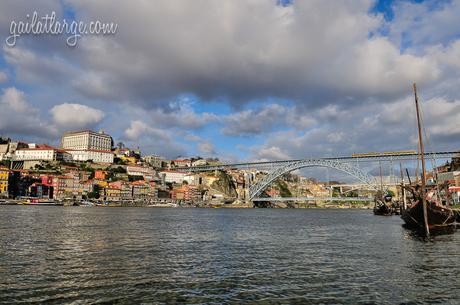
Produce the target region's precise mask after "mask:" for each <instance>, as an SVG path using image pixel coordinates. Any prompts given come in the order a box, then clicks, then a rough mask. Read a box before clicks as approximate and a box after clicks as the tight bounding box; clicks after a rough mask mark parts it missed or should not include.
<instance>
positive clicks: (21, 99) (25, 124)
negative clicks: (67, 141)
mask: <svg viewBox="0 0 460 305" xmlns="http://www.w3.org/2000/svg"><path fill="white" fill-rule="evenodd" d="M0 109H1V111H0V134H3V135H8V136H10V135H28V136H33V137H53V136H56V135H57V130H56V129H55V128H54V127H53V126H50V125H49V124H47V122H46V121H44V120H43V119H42V118H40V116H39V111H38V109H36V108H34V107H33V106H32V105H31V104H30V103H29V102H28V101H27V99H26V95H25V93H24V92H22V91H20V90H18V89H16V88H15V87H9V88H6V89H3V94H2V95H1V96H0Z"/></svg>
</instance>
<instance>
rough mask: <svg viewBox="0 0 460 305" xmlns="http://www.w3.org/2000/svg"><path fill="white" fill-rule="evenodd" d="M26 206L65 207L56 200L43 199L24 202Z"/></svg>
mask: <svg viewBox="0 0 460 305" xmlns="http://www.w3.org/2000/svg"><path fill="white" fill-rule="evenodd" d="M23 204H24V205H37V206H63V205H64V204H63V203H62V202H58V201H54V200H42V199H29V200H27V201H25V202H23Z"/></svg>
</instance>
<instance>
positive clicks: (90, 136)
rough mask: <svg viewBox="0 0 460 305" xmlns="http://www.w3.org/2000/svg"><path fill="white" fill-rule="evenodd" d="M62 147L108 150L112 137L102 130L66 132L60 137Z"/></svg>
mask: <svg viewBox="0 0 460 305" xmlns="http://www.w3.org/2000/svg"><path fill="white" fill-rule="evenodd" d="M61 146H62V148H63V149H72V150H103V151H110V150H111V149H112V146H113V139H112V137H111V136H109V135H108V134H105V133H104V132H103V131H100V132H94V131H91V130H83V131H73V132H66V133H65V134H64V135H63V136H62V139H61Z"/></svg>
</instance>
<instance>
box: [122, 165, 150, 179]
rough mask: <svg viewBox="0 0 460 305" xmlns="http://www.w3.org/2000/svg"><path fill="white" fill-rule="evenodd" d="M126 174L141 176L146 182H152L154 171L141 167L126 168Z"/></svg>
mask: <svg viewBox="0 0 460 305" xmlns="http://www.w3.org/2000/svg"><path fill="white" fill-rule="evenodd" d="M126 173H127V174H128V175H129V176H142V177H144V180H148V181H150V180H153V178H154V176H155V171H154V170H153V169H151V168H148V167H142V166H127V167H126Z"/></svg>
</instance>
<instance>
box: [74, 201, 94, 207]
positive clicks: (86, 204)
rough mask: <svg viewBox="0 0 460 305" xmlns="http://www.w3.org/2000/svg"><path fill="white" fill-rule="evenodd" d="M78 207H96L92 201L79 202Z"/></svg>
mask: <svg viewBox="0 0 460 305" xmlns="http://www.w3.org/2000/svg"><path fill="white" fill-rule="evenodd" d="M76 205H77V206H80V207H94V206H96V205H95V204H94V203H93V202H91V201H87V200H85V201H81V202H78V203H76Z"/></svg>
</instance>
